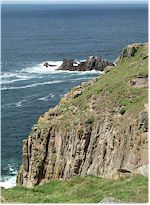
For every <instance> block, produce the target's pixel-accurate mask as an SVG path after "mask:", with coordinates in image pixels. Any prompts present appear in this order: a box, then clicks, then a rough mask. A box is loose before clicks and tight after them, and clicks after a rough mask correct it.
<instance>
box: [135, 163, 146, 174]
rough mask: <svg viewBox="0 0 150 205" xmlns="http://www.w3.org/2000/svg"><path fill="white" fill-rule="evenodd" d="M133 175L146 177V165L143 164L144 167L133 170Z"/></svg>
mask: <svg viewBox="0 0 150 205" xmlns="http://www.w3.org/2000/svg"><path fill="white" fill-rule="evenodd" d="M133 174H135V175H142V176H148V164H144V165H142V166H140V167H138V168H137V169H135V170H134V172H133Z"/></svg>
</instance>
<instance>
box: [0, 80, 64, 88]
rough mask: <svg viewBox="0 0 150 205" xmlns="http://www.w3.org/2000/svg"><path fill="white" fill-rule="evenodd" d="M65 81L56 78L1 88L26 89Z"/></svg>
mask: <svg viewBox="0 0 150 205" xmlns="http://www.w3.org/2000/svg"><path fill="white" fill-rule="evenodd" d="M62 82H65V81H63V80H56V81H52V82H51V81H46V82H42V83H33V84H30V85H25V86H20V87H18V86H16V87H3V88H1V90H18V89H24V88H32V87H36V86H42V85H49V84H55V83H62Z"/></svg>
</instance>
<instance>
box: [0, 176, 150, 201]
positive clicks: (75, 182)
mask: <svg viewBox="0 0 150 205" xmlns="http://www.w3.org/2000/svg"><path fill="white" fill-rule="evenodd" d="M108 196H109V197H114V198H115V200H117V201H118V200H119V201H120V202H132V203H136V202H139V203H146V202H147V201H148V180H147V177H142V176H138V177H132V178H128V179H122V180H117V181H114V180H106V179H101V178H99V177H94V176H88V177H75V178H73V179H71V180H68V181H58V180H57V181H52V182H51V183H49V184H45V185H41V186H40V185H39V186H36V187H34V188H25V187H14V188H12V189H8V190H5V189H2V202H3V203H98V202H100V201H101V200H103V199H104V198H105V197H108Z"/></svg>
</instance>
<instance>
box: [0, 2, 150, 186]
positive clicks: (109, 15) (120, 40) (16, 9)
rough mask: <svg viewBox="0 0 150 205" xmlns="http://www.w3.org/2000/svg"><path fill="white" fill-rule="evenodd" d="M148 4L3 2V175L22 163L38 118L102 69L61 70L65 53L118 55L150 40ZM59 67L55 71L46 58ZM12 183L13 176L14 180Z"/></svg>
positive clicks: (78, 57)
mask: <svg viewBox="0 0 150 205" xmlns="http://www.w3.org/2000/svg"><path fill="white" fill-rule="evenodd" d="M147 18H148V11H147V6H146V5H142V4H141V5H2V73H1V74H2V113H1V115H2V137H1V139H2V149H1V150H2V177H3V179H4V180H6V179H8V178H9V180H10V177H12V176H13V175H15V174H16V171H17V170H18V167H19V166H20V164H21V150H22V140H23V139H24V138H26V137H27V135H28V134H29V132H30V130H31V127H32V125H33V124H35V123H36V121H37V119H38V117H39V116H40V115H41V114H43V113H44V112H46V111H47V110H48V109H49V108H50V107H53V106H55V105H56V104H57V103H58V102H59V100H60V98H61V97H62V96H63V94H64V93H66V92H67V91H69V90H70V89H71V88H72V87H74V86H76V85H78V84H80V83H81V82H83V81H87V80H89V79H92V78H93V77H95V76H97V75H98V74H99V73H97V72H85V73H81V72H73V73H72V72H60V71H59V72H58V71H56V70H55V69H56V68H57V67H58V66H59V65H60V64H61V61H62V60H63V59H64V58H69V59H76V60H83V59H86V58H87V57H88V56H89V55H97V56H102V57H105V58H107V59H109V60H114V59H115V58H116V57H117V56H118V55H119V53H120V51H121V49H122V47H124V46H126V45H127V44H130V43H134V42H145V41H147V40H148V20H147ZM47 60H48V61H51V63H52V64H55V65H56V66H55V67H54V68H53V69H52V71H49V69H45V68H43V67H42V64H43V62H44V61H47ZM9 183H11V181H9Z"/></svg>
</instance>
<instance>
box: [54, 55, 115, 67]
mask: <svg viewBox="0 0 150 205" xmlns="http://www.w3.org/2000/svg"><path fill="white" fill-rule="evenodd" d="M107 66H114V64H113V63H111V62H109V61H108V60H105V59H102V58H100V57H97V56H89V57H88V58H87V60H86V61H85V62H81V63H79V64H77V63H76V62H74V61H73V60H64V61H63V64H62V65H61V66H60V67H59V68H58V69H59V70H70V71H90V70H98V71H104V69H105V67H107Z"/></svg>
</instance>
